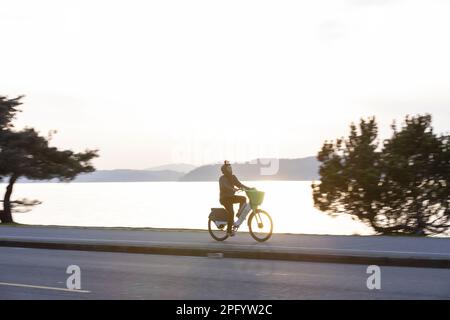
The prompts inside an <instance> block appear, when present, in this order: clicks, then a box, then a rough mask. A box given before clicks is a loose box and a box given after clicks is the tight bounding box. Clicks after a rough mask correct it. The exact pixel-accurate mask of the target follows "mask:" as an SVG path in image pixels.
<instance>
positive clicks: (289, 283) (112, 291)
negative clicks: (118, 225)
mask: <svg viewBox="0 0 450 320" xmlns="http://www.w3.org/2000/svg"><path fill="white" fill-rule="evenodd" d="M69 265H77V266H79V267H80V269H81V290H82V291H65V290H67V287H66V280H67V278H68V277H69V274H66V269H67V267H68V266H69ZM367 267H368V266H365V265H346V264H327V263H303V262H287V261H265V260H251V259H220V258H207V257H205V258H202V257H181V256H163V255H144V254H126V253H105V252H84V251H59V250H41V249H25V248H0V300H3V299H252V300H253V299H294V300H297V299H450V269H431V268H424V269H421V268H405V267H381V289H380V290H369V289H368V288H367V285H366V282H367V278H368V277H369V276H370V275H369V274H367V273H366V271H367Z"/></svg>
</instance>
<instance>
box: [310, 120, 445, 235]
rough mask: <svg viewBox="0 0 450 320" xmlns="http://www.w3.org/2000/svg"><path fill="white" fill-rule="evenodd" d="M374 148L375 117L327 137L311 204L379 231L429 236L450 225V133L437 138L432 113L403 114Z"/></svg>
mask: <svg viewBox="0 0 450 320" xmlns="http://www.w3.org/2000/svg"><path fill="white" fill-rule="evenodd" d="M392 129H393V135H392V137H391V138H390V139H388V140H385V141H384V144H383V146H382V148H381V150H377V149H378V148H377V147H378V143H377V141H376V139H377V134H378V132H377V131H378V128H377V124H376V122H375V118H369V119H368V120H363V119H362V120H361V121H360V123H359V130H357V127H356V125H354V124H352V125H351V127H350V135H349V137H348V138H347V139H338V140H336V141H335V142H333V141H331V142H329V141H326V142H325V143H324V145H323V147H322V150H321V151H320V152H319V154H318V156H317V159H318V160H319V161H320V162H322V165H321V167H320V171H319V173H320V176H321V179H320V181H319V182H316V183H313V185H312V187H313V198H314V203H315V206H316V207H317V208H318V209H320V210H322V211H325V212H327V213H329V214H331V215H338V214H349V215H351V216H352V217H353V218H355V219H359V220H360V221H362V222H364V223H366V224H367V225H370V226H371V227H372V228H373V229H374V230H375V232H377V233H379V234H414V235H431V234H439V233H443V232H445V231H447V230H449V229H450V186H449V184H450V137H449V136H448V135H441V136H437V135H436V134H434V133H433V129H432V127H431V116H430V115H418V116H415V117H409V116H407V117H406V119H405V124H404V126H403V127H402V128H401V130H400V131H399V130H397V128H396V126H395V125H393V126H392Z"/></svg>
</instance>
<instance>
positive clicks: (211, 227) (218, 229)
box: [208, 218, 228, 241]
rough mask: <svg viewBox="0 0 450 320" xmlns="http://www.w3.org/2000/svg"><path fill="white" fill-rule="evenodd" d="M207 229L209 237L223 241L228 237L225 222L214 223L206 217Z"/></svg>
mask: <svg viewBox="0 0 450 320" xmlns="http://www.w3.org/2000/svg"><path fill="white" fill-rule="evenodd" d="M208 231H209V234H210V235H211V237H213V239H214V240H217V241H224V240H226V239H227V238H228V234H227V223H223V224H219V226H217V225H216V223H215V222H214V221H213V220H211V218H208Z"/></svg>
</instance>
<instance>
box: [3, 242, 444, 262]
mask: <svg viewBox="0 0 450 320" xmlns="http://www.w3.org/2000/svg"><path fill="white" fill-rule="evenodd" d="M0 247H16V248H17V247H19V248H32V249H54V250H76V251H96V252H120V253H139V254H158V255H174V256H194V257H216V258H237V259H262V260H280V261H298V262H320V263H343V264H361V265H379V266H395V267H416V268H444V269H450V259H445V258H422V257H395V256H390V257H389V256H374V255H372V256H363V255H356V254H355V255H350V254H344V255H342V254H330V253H304V252H283V251H268V250H266V251H263V250H258V251H249V250H233V249H227V248H220V249H212V248H202V247H174V246H164V245H160V246H138V245H117V244H114V245H112V244H93V243H84V244H82V243H64V242H37V241H21V240H0Z"/></svg>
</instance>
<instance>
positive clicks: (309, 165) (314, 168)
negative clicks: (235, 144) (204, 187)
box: [180, 157, 319, 181]
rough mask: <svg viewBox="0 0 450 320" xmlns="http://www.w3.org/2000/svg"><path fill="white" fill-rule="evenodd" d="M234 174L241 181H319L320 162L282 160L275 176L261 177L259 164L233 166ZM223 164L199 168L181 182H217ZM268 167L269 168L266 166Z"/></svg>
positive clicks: (309, 159)
mask: <svg viewBox="0 0 450 320" xmlns="http://www.w3.org/2000/svg"><path fill="white" fill-rule="evenodd" d="M232 166H233V172H234V173H235V174H236V175H237V176H238V177H239V179H240V180H300V181H301V180H303V181H310V180H318V179H319V174H318V171H319V162H318V161H317V160H316V158H315V157H307V158H301V159H280V160H279V170H278V173H277V174H275V175H261V172H260V169H261V168H262V167H264V166H262V165H261V164H260V163H259V162H258V163H257V164H250V163H242V164H241V163H239V164H232ZM220 167H221V164H212V165H205V166H201V167H198V168H196V169H194V170H192V171H190V172H188V173H187V174H185V175H184V176H183V177H181V179H180V181H216V180H218V179H219V177H220V176H221V171H220ZM266 167H267V166H266Z"/></svg>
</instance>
